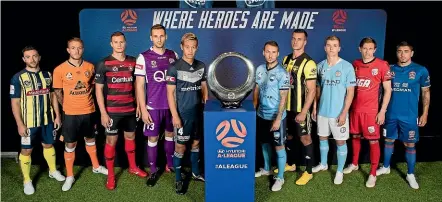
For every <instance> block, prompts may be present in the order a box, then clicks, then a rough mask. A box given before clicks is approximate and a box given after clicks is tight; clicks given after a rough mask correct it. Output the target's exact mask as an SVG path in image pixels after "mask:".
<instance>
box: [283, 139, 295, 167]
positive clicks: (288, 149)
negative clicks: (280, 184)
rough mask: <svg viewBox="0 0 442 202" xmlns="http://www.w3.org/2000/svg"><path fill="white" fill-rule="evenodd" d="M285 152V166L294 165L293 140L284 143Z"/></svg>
mask: <svg viewBox="0 0 442 202" xmlns="http://www.w3.org/2000/svg"><path fill="white" fill-rule="evenodd" d="M285 148H286V149H285V150H286V153H287V164H289V165H290V166H291V165H293V164H294V163H295V156H294V155H293V153H294V152H295V151H294V149H295V147H294V139H291V140H289V139H287V141H286V143H285Z"/></svg>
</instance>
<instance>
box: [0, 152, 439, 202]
mask: <svg viewBox="0 0 442 202" xmlns="http://www.w3.org/2000/svg"><path fill="white" fill-rule="evenodd" d="M1 160H2V162H1V184H2V186H1V201H7V202H9V201H39V202H41V201H45V202H49V201H92V200H94V201H120V202H121V201H152V202H157V201H167V202H169V201H177V202H185V201H198V202H199V201H204V184H203V183H201V182H195V181H191V183H190V187H189V190H188V192H187V193H186V195H183V196H180V195H177V194H175V191H174V179H175V177H174V175H173V173H172V174H170V173H165V174H163V175H162V176H161V178H160V180H159V181H158V184H157V185H156V186H155V187H153V188H150V187H147V186H146V185H145V180H144V179H140V178H138V177H135V176H133V175H129V174H128V173H127V170H126V169H124V170H122V169H119V168H117V170H116V173H117V175H119V180H118V182H117V188H116V190H114V191H108V190H106V188H105V187H104V183H105V180H106V177H105V176H104V175H101V174H93V173H92V170H91V167H86V168H85V167H79V166H76V167H75V168H74V172H75V173H76V174H77V176H79V177H76V182H75V184H74V185H73V187H72V189H71V190H70V191H68V192H62V191H61V186H62V185H63V182H57V181H55V180H54V179H50V178H49V177H48V175H47V170H44V171H39V166H38V165H33V167H32V170H31V178H33V182H34V186H35V189H36V192H35V193H34V194H33V195H31V196H26V195H24V193H23V185H22V176H21V172H20V168H19V165H18V164H17V163H16V162H15V161H14V160H12V159H1ZM301 169H303V167H301ZM298 170H299V168H298ZM441 170H442V162H426V163H417V165H416V177H417V180H418V182H419V185H420V189H419V190H413V189H411V188H410V187H409V186H408V184H407V182H406V180H405V174H406V172H407V170H406V164H404V163H399V164H397V169H392V172H391V173H390V174H389V175H385V176H380V177H378V180H377V185H376V187H375V188H371V189H369V188H366V187H365V180H366V178H367V176H368V172H369V164H364V165H362V169H360V170H359V171H356V172H353V173H351V174H348V175H345V176H344V182H343V184H341V185H334V184H333V177H334V172H335V171H336V166H332V167H331V169H329V171H325V172H321V173H318V174H315V175H314V178H313V179H312V181H310V182H309V184H307V185H306V186H297V185H295V183H294V182H295V179H296V178H297V177H299V175H300V173H295V172H291V173H286V174H285V184H284V186H283V189H282V190H281V191H280V192H272V191H270V186H269V179H268V178H266V177H261V178H257V179H256V188H255V189H256V191H255V194H256V196H255V198H256V200H255V201H276V202H282V201H333V200H338V201H359V200H361V199H362V200H363V201H389V202H392V201H401V202H404V201H442V175H441V173H440V171H441ZM232 183H235V182H234V181H232ZM223 189H224V188H223V187H220V189H219V190H220V191H219V194H220V196H222V194H223ZM226 201H229V200H226Z"/></svg>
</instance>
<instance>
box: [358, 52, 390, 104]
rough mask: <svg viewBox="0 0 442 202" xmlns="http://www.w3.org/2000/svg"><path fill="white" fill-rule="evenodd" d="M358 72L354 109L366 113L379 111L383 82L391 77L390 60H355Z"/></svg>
mask: <svg viewBox="0 0 442 202" xmlns="http://www.w3.org/2000/svg"><path fill="white" fill-rule="evenodd" d="M353 67H354V68H355V73H356V89H355V96H354V99H353V102H352V105H351V108H352V110H354V111H358V112H364V113H377V112H378V110H379V96H380V91H379V90H380V88H381V86H382V82H384V81H388V80H390V79H391V74H390V66H389V65H388V62H386V61H384V60H381V59H379V58H375V59H373V60H372V61H370V62H368V63H364V62H363V60H362V59H357V60H355V61H354V62H353Z"/></svg>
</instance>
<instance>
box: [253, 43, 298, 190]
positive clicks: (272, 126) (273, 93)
mask: <svg viewBox="0 0 442 202" xmlns="http://www.w3.org/2000/svg"><path fill="white" fill-rule="evenodd" d="M263 55H264V57H265V60H266V64H262V65H260V66H258V68H257V69H256V77H255V78H256V87H255V90H254V93H253V103H254V106H255V108H257V121H256V125H257V137H258V138H259V142H260V143H261V146H262V152H263V156H264V168H261V169H260V170H259V171H258V172H256V173H255V177H260V176H263V175H265V176H267V175H270V167H271V154H272V147H271V144H272V146H274V147H275V150H276V155H277V165H278V169H279V172H278V175H277V176H275V177H274V178H275V183H274V184H273V186H272V191H279V190H281V188H282V185H283V184H284V166H285V163H286V161H287V157H286V152H285V147H284V141H285V138H286V135H285V133H286V132H285V130H286V119H285V118H286V115H287V113H286V110H285V108H286V101H287V94H288V91H289V89H290V84H289V81H290V78H289V73H288V72H287V71H286V70H285V69H284V68H283V67H282V66H281V65H280V64H278V56H279V46H278V43H276V42H275V41H268V42H266V43H265V44H264V48H263Z"/></svg>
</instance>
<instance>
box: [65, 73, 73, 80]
mask: <svg viewBox="0 0 442 202" xmlns="http://www.w3.org/2000/svg"><path fill="white" fill-rule="evenodd" d="M66 79H67V80H72V73H70V72H68V73H67V74H66Z"/></svg>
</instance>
